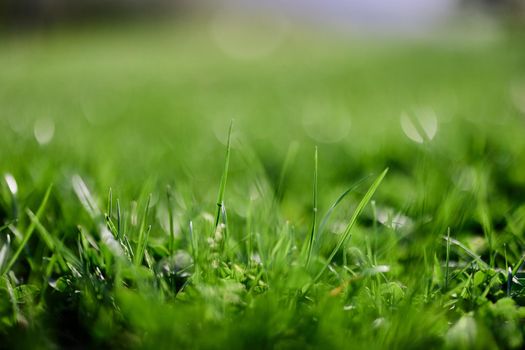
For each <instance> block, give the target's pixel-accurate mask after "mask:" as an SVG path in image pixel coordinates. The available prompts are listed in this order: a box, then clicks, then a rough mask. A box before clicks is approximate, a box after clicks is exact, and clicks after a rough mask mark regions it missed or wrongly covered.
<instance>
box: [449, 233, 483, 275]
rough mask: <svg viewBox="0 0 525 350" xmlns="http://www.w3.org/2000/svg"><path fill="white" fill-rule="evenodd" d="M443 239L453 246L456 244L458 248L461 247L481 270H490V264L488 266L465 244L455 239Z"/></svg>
mask: <svg viewBox="0 0 525 350" xmlns="http://www.w3.org/2000/svg"><path fill="white" fill-rule="evenodd" d="M443 239H444V240H445V241H447V242H449V243H451V244H454V245H456V246H458V247H460V248H461V249H463V250H464V251H465V253H467V254H468V255H470V257H471V258H473V259H474V260H475V261H476V262H477V263H478V264H479V265H480V267H481V268H483V269H485V270H488V269H489V268H490V266H489V264H487V263H486V262H484V261H483V260H481V257H480V256H478V255H477V254H476V253H474V252H473V251H472V250H470V249H468V248H467V247H466V246H465V245H464V244H463V243H461V242H460V241H458V240H457V239H454V238H450V237H443Z"/></svg>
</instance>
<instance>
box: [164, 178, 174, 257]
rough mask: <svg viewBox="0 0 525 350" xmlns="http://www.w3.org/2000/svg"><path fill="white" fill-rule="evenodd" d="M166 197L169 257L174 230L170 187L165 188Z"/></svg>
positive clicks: (172, 249) (171, 252) (171, 253)
mask: <svg viewBox="0 0 525 350" xmlns="http://www.w3.org/2000/svg"><path fill="white" fill-rule="evenodd" d="M166 197H167V202H168V218H169V225H170V227H169V235H170V237H169V240H168V251H169V252H170V255H173V252H174V250H175V230H174V227H173V203H172V199H173V195H172V193H171V187H170V186H168V187H167V188H166Z"/></svg>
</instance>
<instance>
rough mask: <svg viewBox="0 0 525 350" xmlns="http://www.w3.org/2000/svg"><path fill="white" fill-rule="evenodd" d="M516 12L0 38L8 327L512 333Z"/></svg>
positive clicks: (104, 332)
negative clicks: (354, 27)
mask: <svg viewBox="0 0 525 350" xmlns="http://www.w3.org/2000/svg"><path fill="white" fill-rule="evenodd" d="M522 32H523V31H520V30H517V28H509V27H505V26H503V27H502V28H501V30H500V31H499V32H495V33H494V36H490V37H482V38H479V37H476V38H473V37H469V36H460V35H455V36H453V37H448V38H439V39H433V40H427V41H420V40H412V41H390V42H381V41H373V40H358V39H355V38H354V39H349V38H334V37H332V38H330V39H327V38H326V37H323V36H322V35H321V34H313V33H307V32H300V31H293V30H291V31H290V32H289V33H288V35H287V36H286V37H285V38H284V39H283V40H284V41H283V43H282V45H281V46H279V47H278V48H277V49H276V50H275V51H274V52H272V53H271V54H269V55H267V56H263V57H259V58H255V59H248V60H244V59H237V58H235V57H233V56H231V55H228V54H227V53H225V52H224V51H222V50H221V49H220V48H219V47H218V46H217V45H216V43H215V42H214V40H213V36H210V34H209V27H208V25H207V24H205V22H202V23H201V22H199V24H198V25H197V24H179V25H178V26H175V27H172V26H169V25H164V24H157V25H154V26H153V25H152V26H147V25H144V26H137V27H124V28H116V27H106V28H103V27H99V28H91V27H90V28H86V29H81V28H76V29H74V30H72V31H60V30H57V31H48V32H44V33H25V34H24V35H20V36H19V37H7V36H5V37H3V39H2V40H3V41H2V42H3V43H2V45H1V46H0V82H1V83H0V113H1V114H0V136H1V137H0V174H2V179H1V180H0V274H1V277H0V347H4V346H5V347H8V348H70V347H90V348H94V347H114V348H182V349H186V348H212V349H236V348H275V349H290V348H291V349H295V348H297V349H299V348H300V349H303V348H323V349H326V348H327V349H330V348H367V349H370V348H384V349H395V348H398V349H407V348H417V349H419V348H425V347H426V348H446V347H449V348H496V347H500V348H521V347H523V346H524V345H525V343H524V336H525V323H524V321H525V308H524V307H523V306H524V305H525V297H524V293H525V290H524V289H523V287H522V285H523V283H525V281H524V279H523V273H522V272H521V269H520V266H521V264H522V263H523V259H524V256H525V254H524V247H525V203H524V198H525V177H524V175H523V174H525V137H523V135H525V114H524V113H525V111H524V110H523V101H525V65H523V62H525V45H524V43H525V40H523V39H524V38H523V35H522V34H521V33H522ZM248 34H249V33H248ZM403 115H405V117H402V116H403ZM232 120H235V123H233V122H232ZM50 125H51V126H52V127H51V128H52V129H54V132H53V133H52V137H51V138H50V139H49V136H50V134H49V132H50V130H51V129H50ZM232 125H233V126H232ZM46 139H49V140H46ZM414 140H419V141H421V143H418V142H416V141H414ZM46 141H49V142H46ZM313 150H315V153H314V152H313ZM312 153H314V154H312ZM312 156H313V157H312ZM312 158H313V159H312ZM385 169H388V173H387V170H385ZM508 268H510V270H509V269H508ZM509 271H511V272H510V273H509ZM509 276H510V277H511V278H513V280H512V282H511V283H510V284H509V283H508V281H509Z"/></svg>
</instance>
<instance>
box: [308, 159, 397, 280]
mask: <svg viewBox="0 0 525 350" xmlns="http://www.w3.org/2000/svg"><path fill="white" fill-rule="evenodd" d="M387 172H388V168H386V169H385V170H384V171H383V172H382V173H381V175H379V176H378V177H377V178H376V179H375V181H374V182H373V183H372V185H371V186H370V188H369V189H368V191H367V192H366V193H365V195H364V197H363V198H362V199H361V202H359V204H358V205H357V208H356V209H355V210H354V214H353V215H352V217H351V219H350V222H349V223H348V225H347V226H346V229H345V231H344V232H343V234H342V235H341V237H340V238H339V241H338V242H337V245H336V246H335V248H334V249H333V250H332V253H331V254H330V256H329V257H328V260H327V261H326V263H325V264H324V266H323V268H322V269H321V271H319V273H318V274H317V276H315V278H314V283H315V282H317V281H318V280H319V278H321V276H322V275H323V273H324V272H325V270H326V269H327V268H328V266H329V265H330V263H331V262H332V259H333V258H334V256H335V254H337V252H338V251H339V249H341V247H342V246H343V244H344V242H345V241H346V240H347V239H348V237H350V232H351V231H352V228H353V227H354V225H355V223H356V221H357V218H358V217H359V215H360V214H361V212H362V211H363V209H364V208H365V206H366V205H367V204H368V202H369V201H370V199H371V198H372V196H373V195H374V193H375V192H376V190H377V188H378V187H379V185H380V184H381V182H382V181H383V179H384V178H385V176H386V173H387Z"/></svg>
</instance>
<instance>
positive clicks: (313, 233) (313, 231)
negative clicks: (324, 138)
mask: <svg viewBox="0 0 525 350" xmlns="http://www.w3.org/2000/svg"><path fill="white" fill-rule="evenodd" d="M317 179H318V152H317V147H315V153H314V189H313V216H312V229H311V231H310V237H309V239H308V250H307V255H306V267H308V265H309V264H310V259H311V258H312V250H313V246H314V241H315V238H316V232H317V190H318V186H317Z"/></svg>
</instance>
